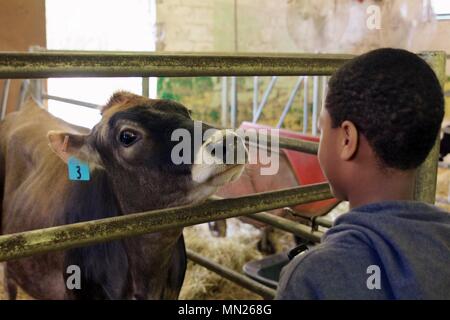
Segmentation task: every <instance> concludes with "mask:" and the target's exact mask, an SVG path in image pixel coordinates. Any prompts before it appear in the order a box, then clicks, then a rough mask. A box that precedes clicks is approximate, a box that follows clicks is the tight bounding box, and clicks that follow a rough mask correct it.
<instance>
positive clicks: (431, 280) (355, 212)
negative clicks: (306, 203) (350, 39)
mask: <svg viewBox="0 0 450 320" xmlns="http://www.w3.org/2000/svg"><path fill="white" fill-rule="evenodd" d="M443 115H444V99H443V94H442V89H441V87H440V85H439V82H438V79H437V78H436V76H435V74H434V72H433V71H432V69H431V68H430V67H429V66H428V65H427V64H426V63H425V62H424V61H423V60H422V59H420V58H419V57H417V56H416V55H414V54H412V53H410V52H408V51H405V50H399V49H379V50H374V51H371V52H369V53H366V54H364V55H361V56H359V57H357V58H355V59H353V60H351V61H350V62H348V63H347V64H345V65H344V66H343V67H342V68H341V69H339V70H338V71H337V72H336V73H335V74H334V75H333V76H332V78H331V79H330V83H329V90H328V95H327V98H326V104H325V108H323V109H322V112H321V114H320V118H319V127H320V128H321V139H320V146H319V153H318V157H319V162H320V164H321V167H322V170H323V172H324V174H325V175H326V177H327V179H328V180H329V183H330V185H331V189H332V192H333V194H334V196H335V197H336V198H338V199H341V200H348V201H349V203H350V212H348V213H346V214H344V215H342V216H341V217H339V218H338V219H336V221H335V224H334V226H333V227H332V228H331V229H330V230H329V231H328V232H327V233H326V234H325V236H324V237H323V239H322V243H321V244H320V245H318V246H317V247H316V248H314V249H312V250H310V251H309V252H307V253H305V254H301V255H299V256H297V257H295V258H294V259H293V260H292V261H291V262H290V263H289V264H288V265H287V266H286V267H285V268H284V270H283V273H282V276H281V279H280V284H279V288H278V292H277V298H278V299H450V268H449V266H450V214H448V213H446V212H444V211H442V210H440V209H438V208H436V207H434V206H432V205H428V204H425V203H421V202H418V201H413V192H414V175H415V171H416V169H417V167H419V165H420V164H421V163H422V162H423V161H424V160H425V158H426V157H427V155H428V153H429V151H430V150H431V148H432V147H433V144H434V142H435V141H436V137H437V134H438V132H439V129H440V124H441V121H442V118H443Z"/></svg>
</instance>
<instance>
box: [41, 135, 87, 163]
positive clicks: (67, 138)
mask: <svg viewBox="0 0 450 320" xmlns="http://www.w3.org/2000/svg"><path fill="white" fill-rule="evenodd" d="M47 138H48V141H49V146H50V148H51V149H52V150H53V152H55V153H56V155H57V156H58V157H60V158H61V159H62V160H63V161H64V162H65V163H67V161H68V159H69V158H70V157H71V156H74V157H76V158H78V159H80V160H83V161H88V160H89V159H88V156H87V155H86V154H85V153H84V152H83V150H82V148H83V147H84V146H85V142H86V136H85V135H80V134H73V133H68V132H62V131H49V132H48V133H47Z"/></svg>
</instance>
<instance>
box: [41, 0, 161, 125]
mask: <svg viewBox="0 0 450 320" xmlns="http://www.w3.org/2000/svg"><path fill="white" fill-rule="evenodd" d="M45 5H46V20H47V21H46V23H47V48H48V49H49V50H102V51H103V50H105V51H108V50H112V51H147V52H149V51H154V50H155V36H154V31H153V27H154V24H155V20H156V11H155V10H156V9H155V0H130V1H121V0H110V1H104V0H46V3H45ZM141 81H142V80H141V78H65V79H61V78H53V79H49V80H48V94H49V95H53V96H59V97H63V98H69V99H75V100H80V101H84V102H89V103H94V104H99V105H103V104H105V103H106V102H107V100H108V98H109V97H110V96H111V95H112V93H113V92H114V91H117V90H128V91H131V92H134V93H137V94H141V88H142V83H141ZM150 96H151V97H156V80H155V79H151V81H150ZM48 106H49V111H50V112H51V113H52V114H54V115H55V116H57V117H60V118H63V119H64V120H66V121H68V122H71V123H74V124H77V125H81V126H84V127H88V128H92V127H93V126H94V125H95V124H96V123H97V122H98V121H99V120H100V112H99V110H96V109H91V108H87V107H80V106H76V105H71V104H67V103H62V102H58V101H54V100H49V101H48Z"/></svg>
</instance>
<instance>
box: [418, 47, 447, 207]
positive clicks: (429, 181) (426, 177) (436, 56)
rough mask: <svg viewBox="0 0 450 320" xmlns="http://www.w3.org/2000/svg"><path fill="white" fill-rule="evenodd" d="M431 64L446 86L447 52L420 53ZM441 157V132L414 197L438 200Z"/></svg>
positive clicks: (424, 166)
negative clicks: (438, 176) (437, 191)
mask: <svg viewBox="0 0 450 320" xmlns="http://www.w3.org/2000/svg"><path fill="white" fill-rule="evenodd" d="M419 56H420V57H421V58H423V59H424V60H425V61H426V62H428V64H429V65H430V66H431V68H432V69H433V71H434V72H435V73H436V76H437V77H438V79H439V82H440V84H441V86H442V88H443V87H444V84H445V79H446V75H445V63H446V58H445V52H443V51H437V52H423V53H421V54H420V55H419ZM438 159H439V134H438V135H437V137H436V143H435V144H434V146H433V149H431V151H430V153H429V154H428V156H427V158H426V160H425V162H424V163H422V165H421V166H420V167H419V169H418V170H417V173H416V182H415V188H414V189H415V190H414V199H415V200H418V201H424V202H428V203H432V204H434V202H435V200H436V181H437V167H438Z"/></svg>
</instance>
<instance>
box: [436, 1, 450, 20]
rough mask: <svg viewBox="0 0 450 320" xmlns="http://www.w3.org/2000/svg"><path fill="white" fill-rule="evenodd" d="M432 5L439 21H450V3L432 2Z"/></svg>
mask: <svg viewBox="0 0 450 320" xmlns="http://www.w3.org/2000/svg"><path fill="white" fill-rule="evenodd" d="M431 4H432V6H433V10H434V13H435V14H436V16H437V18H438V19H450V1H448V0H431Z"/></svg>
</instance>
